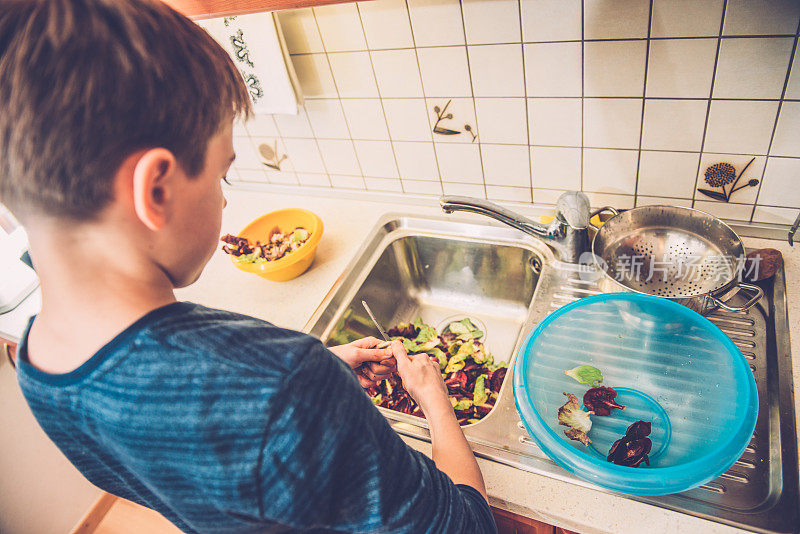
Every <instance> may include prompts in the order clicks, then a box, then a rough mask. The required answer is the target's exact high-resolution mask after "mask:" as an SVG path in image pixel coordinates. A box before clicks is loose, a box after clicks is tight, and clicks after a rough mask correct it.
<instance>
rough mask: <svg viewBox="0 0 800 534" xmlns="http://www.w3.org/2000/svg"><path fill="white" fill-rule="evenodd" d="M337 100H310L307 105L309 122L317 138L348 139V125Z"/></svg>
mask: <svg viewBox="0 0 800 534" xmlns="http://www.w3.org/2000/svg"><path fill="white" fill-rule="evenodd" d="M339 102H340V100H339V99H338V98H337V99H320V100H308V101H307V102H306V104H305V108H306V113H308V120H309V122H310V123H311V128H312V129H313V130H314V134H315V135H316V137H321V138H333V139H347V138H349V137H350V134H349V133H348V131H347V123H345V120H344V113H342V106H341V104H340V103H339Z"/></svg>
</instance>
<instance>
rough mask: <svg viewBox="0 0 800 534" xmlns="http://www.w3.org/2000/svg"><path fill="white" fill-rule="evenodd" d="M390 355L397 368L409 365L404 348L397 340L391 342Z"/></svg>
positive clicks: (409, 361)
mask: <svg viewBox="0 0 800 534" xmlns="http://www.w3.org/2000/svg"><path fill="white" fill-rule="evenodd" d="M392 354H393V355H394V358H395V361H396V362H397V366H398V367H401V366H406V365H408V364H410V363H411V360H410V359H409V357H408V353H407V352H406V348H405V347H404V346H403V343H402V342H401V341H400V340H399V339H395V340H394V341H392Z"/></svg>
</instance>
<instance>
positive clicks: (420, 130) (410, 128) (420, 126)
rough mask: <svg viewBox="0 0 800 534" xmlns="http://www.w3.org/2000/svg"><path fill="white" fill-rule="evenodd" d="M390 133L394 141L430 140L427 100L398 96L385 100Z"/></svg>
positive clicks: (384, 106)
mask: <svg viewBox="0 0 800 534" xmlns="http://www.w3.org/2000/svg"><path fill="white" fill-rule="evenodd" d="M383 110H384V112H385V113H386V122H387V124H388V125H389V133H390V134H391V136H392V140H394V141H430V140H431V127H430V124H429V123H428V117H427V111H426V109H425V100H423V99H421V98H396V99H390V100H384V101H383Z"/></svg>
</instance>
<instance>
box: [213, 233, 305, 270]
mask: <svg viewBox="0 0 800 534" xmlns="http://www.w3.org/2000/svg"><path fill="white" fill-rule="evenodd" d="M309 237H311V233H310V232H309V231H308V230H306V229H305V228H303V227H301V226H298V227H297V228H295V229H294V230H292V231H291V232H289V233H288V234H286V233H284V232H281V230H280V228H278V227H277V226H276V227H275V228H273V229H272V230H271V231H270V234H269V237H268V238H267V242H266V243H262V242H261V241H256V243H255V245H253V244H251V243H250V241H249V240H248V239H247V238H245V237H239V236H235V235H231V234H227V235H225V236H223V237H222V238H221V239H220V241H223V242H224V243H226V244H225V245H223V246H222V250H223V251H224V252H226V253H228V254H231V255H233V256H236V261H238V262H240V263H264V262H268V261H275V260H279V259H281V258H283V257H284V256H286V255H287V254H289V253H290V252H294V251H295V250H297V249H298V248H300V245H302V244H303V243H305V242H306V241H308V238H309Z"/></svg>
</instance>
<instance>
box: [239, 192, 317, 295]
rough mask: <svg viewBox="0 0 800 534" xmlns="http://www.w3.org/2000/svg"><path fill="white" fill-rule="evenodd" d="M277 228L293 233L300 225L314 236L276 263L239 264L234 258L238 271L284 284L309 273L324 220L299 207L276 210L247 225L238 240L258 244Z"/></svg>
mask: <svg viewBox="0 0 800 534" xmlns="http://www.w3.org/2000/svg"><path fill="white" fill-rule="evenodd" d="M276 226H277V227H278V228H280V229H281V231H282V232H291V231H292V230H294V229H295V228H297V227H298V226H302V227H303V228H305V229H306V230H308V231H309V232H310V233H311V237H309V238H308V241H306V242H305V243H303V244H302V245H300V248H298V249H297V250H295V251H294V252H290V253H289V254H287V255H286V256H284V257H283V258H281V259H279V260H275V261H268V262H264V263H240V262H237V261H236V257H235V256H231V262H233V264H234V265H235V266H236V268H237V269H240V270H242V271H244V272H246V273H253V274H257V275H258V276H261V277H263V278H266V279H267V280H272V281H273V282H285V281H286V280H291V279H292V278H297V277H298V276H300V275H301V274H303V273H304V272H306V269H308V268H309V267H310V266H311V262H312V261H314V254H315V253H316V252H317V245H318V244H319V240H320V239H321V238H322V230H323V225H322V219H320V218H319V217H317V216H316V215H315V214H313V213H311V212H310V211H308V210H304V209H300V208H287V209H282V210H277V211H273V212H270V213H267V214H266V215H262V216H261V217H259V218H258V219H256V220H254V221H253V222H251V223H250V224H248V225H247V226H245V227H244V229H243V230H242V231H241V232H239V237H244V238H247V239H249V240H250V241H251V242H253V243H255V242H256V241H261V242H262V243H263V242H264V241H266V239H267V236H269V234H270V232H271V231H272V229H273V228H275V227H276Z"/></svg>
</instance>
